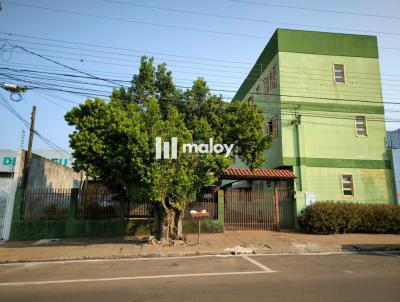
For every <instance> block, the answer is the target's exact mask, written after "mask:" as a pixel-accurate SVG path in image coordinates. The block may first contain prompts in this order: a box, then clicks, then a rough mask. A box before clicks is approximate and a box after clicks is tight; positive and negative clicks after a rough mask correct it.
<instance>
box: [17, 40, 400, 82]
mask: <svg viewBox="0 0 400 302" xmlns="http://www.w3.org/2000/svg"><path fill="white" fill-rule="evenodd" d="M22 43H24V42H22ZM57 47H61V46H57ZM30 49H35V50H39V51H45V52H51V53H52V52H56V53H61V54H70V55H76V56H80V57H81V58H82V57H85V56H86V57H94V58H101V59H108V60H116V61H123V62H126V59H122V58H118V57H108V56H97V55H92V54H84V53H74V52H65V51H58V50H50V49H43V48H35V47H33V48H30ZM74 49H78V50H82V49H79V48H74ZM83 51H90V52H97V51H92V50H83ZM106 53H108V52H106ZM118 55H121V56H128V57H129V56H131V55H129V54H118ZM136 57H142V56H139V55H137V56H136ZM71 59H74V60H79V59H77V58H71ZM167 60H168V59H167ZM175 61H176V62H182V61H179V60H175ZM183 63H189V64H197V65H211V66H213V64H203V63H198V62H187V61H186V62H183ZM170 66H171V67H175V68H176V67H178V68H186V69H193V68H196V69H198V70H205V71H215V72H229V73H237V74H242V75H245V74H248V72H242V71H231V70H221V69H212V68H201V67H192V66H181V65H170ZM214 66H216V65H214ZM219 66H220V67H224V68H235V69H237V68H241V69H243V67H238V66H227V65H219ZM135 67H136V66H135ZM279 68H288V69H302V74H309V75H315V76H321V75H326V74H320V73H304V69H307V70H317V71H325V72H327V71H328V72H329V73H330V75H331V74H332V70H328V69H318V68H303V67H296V66H282V65H281V66H279ZM285 73H295V74H298V71H286V72H285ZM346 74H351V75H352V78H356V79H369V80H384V81H400V78H399V79H397V78H396V79H390V78H384V79H380V78H379V76H380V75H385V74H379V73H364V72H356V71H346ZM353 74H357V75H358V74H365V75H376V76H377V77H376V78H374V77H359V76H353ZM387 76H398V77H400V74H397V75H396V74H391V75H387Z"/></svg>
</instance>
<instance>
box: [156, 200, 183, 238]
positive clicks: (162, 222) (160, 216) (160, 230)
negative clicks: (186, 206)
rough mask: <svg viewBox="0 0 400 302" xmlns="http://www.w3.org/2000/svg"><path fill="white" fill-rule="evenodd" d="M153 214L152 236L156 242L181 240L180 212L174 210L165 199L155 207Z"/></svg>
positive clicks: (181, 214)
mask: <svg viewBox="0 0 400 302" xmlns="http://www.w3.org/2000/svg"><path fill="white" fill-rule="evenodd" d="M154 214H155V223H154V235H155V237H156V238H157V239H158V240H161V239H173V240H174V239H181V238H182V218H183V213H182V212H181V211H179V210H177V209H174V208H173V207H172V206H171V205H170V204H169V202H168V200H167V199H166V200H165V201H164V202H163V203H161V204H158V205H157V206H156V207H155V211H154Z"/></svg>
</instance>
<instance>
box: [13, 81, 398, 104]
mask: <svg viewBox="0 0 400 302" xmlns="http://www.w3.org/2000/svg"><path fill="white" fill-rule="evenodd" d="M11 77H12V78H14V79H17V80H19V81H21V79H19V78H17V77H15V76H11ZM22 81H24V82H28V83H31V84H33V85H32V86H30V87H29V88H30V89H35V88H37V89H44V88H52V89H53V88H54V87H46V86H44V87H43V86H39V85H47V86H48V84H46V83H43V82H38V81H30V80H22ZM35 85H36V86H35ZM53 86H54V85H53ZM56 86H57V87H61V88H68V89H76V90H78V89H81V87H76V86H68V85H61V84H57V85H56ZM176 87H178V88H184V89H190V88H191V87H189V86H179V85H177V86H176ZM109 88H112V86H110V87H109ZM212 90H213V91H217V92H231V93H235V92H236V91H235V90H228V89H212ZM69 91H71V90H69ZM85 91H92V93H96V94H99V96H100V95H101V94H103V93H104V94H107V93H108V92H107V91H102V90H94V89H85ZM250 94H251V95H261V96H279V97H286V98H301V99H317V100H330V101H332V100H333V101H350V102H360V103H375V104H392V105H400V103H398V102H387V101H371V100H361V99H352V98H331V97H324V96H310V95H299V94H296V95H294V94H283V93H279V94H278V93H270V94H268V95H266V94H265V93H261V92H260V93H259V92H252V93H250Z"/></svg>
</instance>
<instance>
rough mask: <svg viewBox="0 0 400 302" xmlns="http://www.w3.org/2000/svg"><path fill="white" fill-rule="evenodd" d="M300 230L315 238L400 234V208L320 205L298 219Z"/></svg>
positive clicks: (337, 204)
mask: <svg viewBox="0 0 400 302" xmlns="http://www.w3.org/2000/svg"><path fill="white" fill-rule="evenodd" d="M298 222H299V225H300V227H301V228H302V229H303V230H305V231H306V232H310V233H314V234H336V233H394V234H398V233H400V207H399V206H397V205H385V204H360V203H346V202H332V201H327V202H317V203H315V204H313V205H311V206H308V207H306V208H305V209H304V210H303V211H302V212H301V214H300V216H299V217H298Z"/></svg>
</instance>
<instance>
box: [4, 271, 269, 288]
mask: <svg viewBox="0 0 400 302" xmlns="http://www.w3.org/2000/svg"><path fill="white" fill-rule="evenodd" d="M273 272H274V271H249V272H227V273H199V274H180V275H155V276H135V277H116V278H94V279H69V280H68V279H67V280H49V281H28V282H6V283H0V287H1V286H21V285H46V284H64V283H80V282H104V281H121V280H140V279H162V278H182V277H209V276H233V275H254V274H268V273H273Z"/></svg>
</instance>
